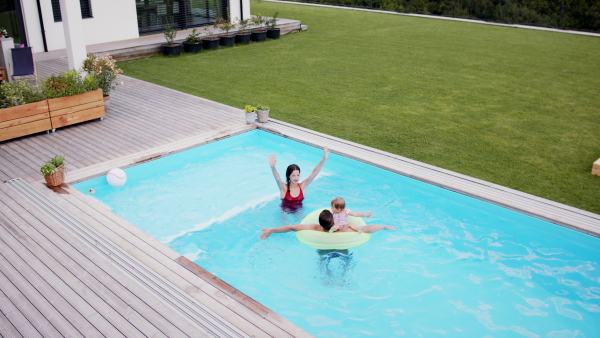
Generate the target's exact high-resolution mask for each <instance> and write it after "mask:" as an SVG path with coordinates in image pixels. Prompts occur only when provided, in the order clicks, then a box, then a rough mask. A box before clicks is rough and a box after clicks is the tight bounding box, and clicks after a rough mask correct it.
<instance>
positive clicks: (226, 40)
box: [221, 35, 235, 47]
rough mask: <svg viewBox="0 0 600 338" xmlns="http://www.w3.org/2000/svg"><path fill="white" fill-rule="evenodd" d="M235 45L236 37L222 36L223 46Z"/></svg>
mask: <svg viewBox="0 0 600 338" xmlns="http://www.w3.org/2000/svg"><path fill="white" fill-rule="evenodd" d="M233 45H235V35H221V46H225V47H233Z"/></svg>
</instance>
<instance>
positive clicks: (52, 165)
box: [40, 155, 65, 176]
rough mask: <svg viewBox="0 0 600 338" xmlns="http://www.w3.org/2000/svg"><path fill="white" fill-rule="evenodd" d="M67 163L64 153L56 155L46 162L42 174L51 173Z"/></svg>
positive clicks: (41, 170)
mask: <svg viewBox="0 0 600 338" xmlns="http://www.w3.org/2000/svg"><path fill="white" fill-rule="evenodd" d="M63 164H65V156H64V155H56V156H54V158H52V159H51V160H50V161H48V162H46V163H44V164H43V165H42V167H41V168H40V172H41V173H42V175H44V176H46V175H50V174H53V173H54V172H55V171H56V170H57V169H58V167H60V166H61V165H63Z"/></svg>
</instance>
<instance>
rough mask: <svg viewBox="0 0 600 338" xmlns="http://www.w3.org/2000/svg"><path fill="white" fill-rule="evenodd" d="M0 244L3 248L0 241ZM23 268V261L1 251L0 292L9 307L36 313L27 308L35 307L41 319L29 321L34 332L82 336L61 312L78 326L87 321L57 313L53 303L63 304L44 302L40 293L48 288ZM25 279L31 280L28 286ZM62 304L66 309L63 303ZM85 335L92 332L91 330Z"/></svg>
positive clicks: (57, 310) (47, 291) (45, 291)
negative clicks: (8, 302) (53, 329)
mask: <svg viewBox="0 0 600 338" xmlns="http://www.w3.org/2000/svg"><path fill="white" fill-rule="evenodd" d="M0 243H2V245H4V243H3V242H2V241H1V239H0ZM23 265H26V264H25V262H23V261H22V260H21V259H19V257H18V255H16V254H15V253H14V252H11V251H8V250H6V251H3V252H2V255H0V270H2V272H3V274H4V276H5V277H6V280H4V281H0V282H1V283H2V291H3V292H4V293H5V294H7V296H8V298H9V299H11V301H12V302H13V304H18V305H17V307H21V306H22V307H25V308H26V309H27V310H26V311H32V312H33V313H36V311H33V309H32V308H31V304H35V305H34V306H35V309H37V310H38V311H39V313H41V316H35V317H33V318H31V319H30V322H31V323H32V324H33V325H34V326H36V328H38V331H40V332H51V331H52V329H51V328H50V326H52V327H54V328H56V330H57V331H58V332H56V333H57V335H58V334H60V335H63V336H73V337H83V334H82V333H81V332H80V331H79V330H78V329H77V328H76V327H75V326H73V324H72V323H71V322H69V321H68V320H67V318H64V316H63V313H65V312H68V313H71V314H73V317H72V318H71V319H73V318H77V319H80V325H81V324H82V323H83V322H84V321H85V322H86V323H87V321H86V320H83V319H82V318H81V316H80V315H76V314H75V312H74V311H68V310H67V309H65V311H63V312H61V311H59V309H57V308H56V307H55V304H58V305H63V303H64V302H61V301H60V300H57V299H47V298H46V297H45V296H44V294H49V293H50V289H51V288H50V287H49V286H48V285H45V284H44V283H43V280H42V279H40V278H35V276H34V275H35V273H34V272H33V271H31V270H28V269H26V268H24V267H23ZM28 278H29V279H31V283H30V282H29V279H28ZM32 283H33V284H32ZM4 284H6V285H4ZM38 288H39V289H38ZM64 305H65V306H67V307H68V305H67V304H64ZM61 310H62V309H61ZM32 320H33V321H32ZM50 321H51V324H50ZM89 332H96V331H95V330H91V331H89Z"/></svg>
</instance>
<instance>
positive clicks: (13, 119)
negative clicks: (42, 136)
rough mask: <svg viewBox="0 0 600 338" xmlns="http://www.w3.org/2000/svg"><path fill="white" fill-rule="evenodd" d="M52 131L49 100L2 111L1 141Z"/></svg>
mask: <svg viewBox="0 0 600 338" xmlns="http://www.w3.org/2000/svg"><path fill="white" fill-rule="evenodd" d="M50 129H52V125H51V123H50V113H49V111H48V101H47V100H44V101H40V102H34V103H28V104H24V105H21V106H16V107H10V108H5V109H0V141H4V140H9V139H11V138H15V137H21V136H25V135H30V134H35V133H39V132H42V131H48V130H50Z"/></svg>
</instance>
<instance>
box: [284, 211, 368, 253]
mask: <svg viewBox="0 0 600 338" xmlns="http://www.w3.org/2000/svg"><path fill="white" fill-rule="evenodd" d="M325 209H329V208H321V209H317V210H315V211H313V212H311V213H310V214H308V215H307V216H306V217H304V219H303V220H302V222H300V224H319V214H321V211H323V210H325ZM348 222H352V223H354V224H356V225H358V226H364V225H365V221H364V220H363V219H362V218H360V217H354V216H348ZM296 237H298V240H299V241H300V242H302V243H304V244H306V245H308V246H310V247H312V248H315V249H321V250H331V249H339V250H343V249H348V248H353V247H355V246H359V245H361V244H363V243H365V242H366V241H368V240H369V239H370V238H371V235H370V234H368V233H358V232H334V233H328V232H322V231H314V230H300V231H296Z"/></svg>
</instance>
